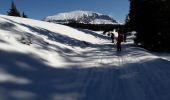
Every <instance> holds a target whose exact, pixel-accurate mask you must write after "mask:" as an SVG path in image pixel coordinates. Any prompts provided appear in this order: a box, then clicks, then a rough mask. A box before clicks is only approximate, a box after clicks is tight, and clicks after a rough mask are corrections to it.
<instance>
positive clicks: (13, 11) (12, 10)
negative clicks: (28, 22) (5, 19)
mask: <svg viewBox="0 0 170 100" xmlns="http://www.w3.org/2000/svg"><path fill="white" fill-rule="evenodd" d="M7 15H9V16H17V17H23V18H28V16H27V15H26V14H25V13H24V12H22V14H21V13H20V12H19V10H18V9H17V7H16V4H15V3H14V1H12V3H11V8H10V9H9V11H7Z"/></svg>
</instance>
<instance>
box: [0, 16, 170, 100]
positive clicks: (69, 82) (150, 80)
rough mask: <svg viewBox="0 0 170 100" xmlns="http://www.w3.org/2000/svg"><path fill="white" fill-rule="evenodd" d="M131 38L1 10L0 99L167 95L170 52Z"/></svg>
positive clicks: (142, 99)
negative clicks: (116, 39) (115, 39)
mask: <svg viewBox="0 0 170 100" xmlns="http://www.w3.org/2000/svg"><path fill="white" fill-rule="evenodd" d="M130 39H131V38H128V40H127V41H128V42H127V43H123V45H122V49H123V51H122V52H116V46H115V45H114V44H112V43H110V42H111V40H108V37H107V36H103V35H101V34H97V33H96V32H92V31H90V30H81V29H73V28H70V27H67V26H63V25H58V24H52V23H47V22H42V21H36V20H32V19H23V18H17V17H9V16H4V15H0V100H169V98H170V85H169V84H170V61H169V60H168V59H169V58H170V57H169V56H168V55H169V54H167V55H166V58H165V57H164V56H165V54H163V55H162V54H155V53H152V52H149V51H147V50H145V49H142V48H138V47H133V44H132V41H131V40H130ZM158 55H159V56H158ZM160 55H162V56H161V57H160Z"/></svg>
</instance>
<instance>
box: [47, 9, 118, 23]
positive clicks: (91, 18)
mask: <svg viewBox="0 0 170 100" xmlns="http://www.w3.org/2000/svg"><path fill="white" fill-rule="evenodd" d="M44 21H47V22H54V23H61V24H65V23H70V22H77V23H84V24H118V23H117V22H116V21H115V20H114V19H113V18H111V17H109V16H108V15H103V14H100V13H96V12H92V11H72V12H65V13H59V14H56V15H53V16H48V17H46V18H44Z"/></svg>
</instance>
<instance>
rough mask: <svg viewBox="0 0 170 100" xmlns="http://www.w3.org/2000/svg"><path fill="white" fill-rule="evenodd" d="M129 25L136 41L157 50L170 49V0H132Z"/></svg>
mask: <svg viewBox="0 0 170 100" xmlns="http://www.w3.org/2000/svg"><path fill="white" fill-rule="evenodd" d="M129 18H130V21H129V25H130V28H131V29H132V30H134V31H137V38H136V41H135V42H136V43H137V44H140V45H141V46H142V47H144V48H147V49H150V50H155V51H170V46H169V45H167V44H170V34H169V33H170V21H169V18H170V1H169V0H130V12H129Z"/></svg>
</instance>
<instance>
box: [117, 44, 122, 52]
mask: <svg viewBox="0 0 170 100" xmlns="http://www.w3.org/2000/svg"><path fill="white" fill-rule="evenodd" d="M121 49H122V48H121V42H117V51H121Z"/></svg>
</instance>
